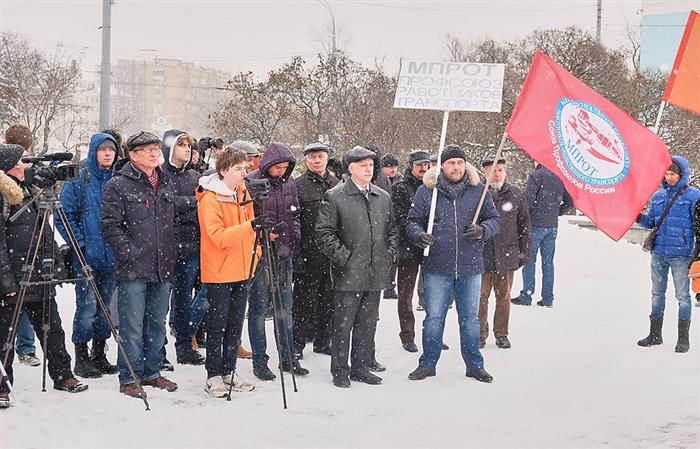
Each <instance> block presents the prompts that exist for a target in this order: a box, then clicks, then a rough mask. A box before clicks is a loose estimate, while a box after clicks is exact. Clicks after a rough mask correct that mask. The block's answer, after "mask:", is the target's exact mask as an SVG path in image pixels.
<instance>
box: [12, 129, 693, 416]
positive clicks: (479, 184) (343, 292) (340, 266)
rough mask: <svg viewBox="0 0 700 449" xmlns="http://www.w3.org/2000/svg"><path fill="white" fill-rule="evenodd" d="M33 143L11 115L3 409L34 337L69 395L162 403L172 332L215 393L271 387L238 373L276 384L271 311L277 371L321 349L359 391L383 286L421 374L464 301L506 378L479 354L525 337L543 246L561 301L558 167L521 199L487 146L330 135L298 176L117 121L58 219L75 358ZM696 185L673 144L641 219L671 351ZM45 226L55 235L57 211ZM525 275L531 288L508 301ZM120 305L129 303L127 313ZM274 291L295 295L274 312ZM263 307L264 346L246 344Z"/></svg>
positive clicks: (475, 356) (289, 169)
mask: <svg viewBox="0 0 700 449" xmlns="http://www.w3.org/2000/svg"><path fill="white" fill-rule="evenodd" d="M32 147H33V141H32V136H31V132H30V130H29V129H28V128H26V127H24V126H22V125H14V126H12V127H10V128H9V129H8V130H7V132H6V133H5V143H4V144H1V145H0V170H1V171H0V193H2V198H3V215H2V217H1V218H0V341H2V342H3V343H4V342H6V341H9V340H10V338H11V336H12V335H15V337H16V342H13V343H14V344H9V345H6V346H4V347H3V350H2V360H3V366H4V368H5V371H6V372H7V376H6V377H5V376H3V380H2V382H0V407H1V408H6V407H8V406H9V405H10V400H9V393H10V387H11V385H12V383H13V382H14V380H15V378H14V375H13V374H14V373H13V369H12V365H13V359H14V353H15V351H16V352H17V355H18V358H19V361H20V362H21V363H25V364H27V365H31V366H37V365H39V364H40V360H39V359H38V358H37V356H36V354H37V352H36V349H35V347H34V341H35V335H34V334H35V333H36V335H37V336H39V341H40V344H41V345H42V349H43V353H44V354H45V356H46V359H47V361H48V371H49V376H50V377H51V379H52V380H53V386H54V388H55V389H58V390H64V391H67V392H71V393H77V392H81V391H84V390H86V389H87V385H86V384H84V383H83V382H81V381H80V380H78V379H77V378H76V376H77V377H80V378H95V377H100V376H102V375H114V374H118V380H119V390H120V392H121V393H123V394H125V395H127V396H130V397H135V398H146V397H147V393H146V390H144V388H143V387H144V386H149V387H153V388H158V389H163V390H167V391H175V390H177V388H178V385H177V383H176V382H174V381H172V380H171V379H168V378H166V377H165V376H163V372H164V371H171V370H173V369H174V368H173V364H172V363H170V362H169V360H168V358H167V353H166V343H167V334H168V328H170V334H171V336H172V337H173V338H174V343H175V344H174V346H175V357H176V358H175V360H176V362H177V363H178V364H189V365H204V368H205V371H206V374H205V379H204V382H203V386H204V390H205V391H206V393H207V394H208V395H209V396H211V397H213V398H223V397H226V396H227V394H228V393H229V391H230V390H234V391H237V392H246V391H251V390H253V389H254V385H253V384H252V383H250V382H249V381H247V380H245V379H243V378H242V377H241V376H239V375H238V374H237V373H236V363H237V359H238V358H241V357H244V358H248V357H249V358H252V363H253V373H254V375H255V376H256V377H257V378H258V379H260V380H261V381H272V380H274V379H275V378H276V375H275V373H274V372H273V370H272V369H270V357H269V356H268V354H267V352H268V349H267V348H268V339H267V335H266V332H265V327H266V326H265V321H266V317H267V316H268V315H269V314H270V308H271V309H272V310H273V315H274V324H275V328H276V331H277V332H276V333H277V338H276V339H275V340H273V341H276V342H277V343H278V344H279V349H280V351H279V366H277V367H276V368H278V369H279V370H282V371H287V372H293V373H294V374H295V375H297V376H306V375H309V370H308V369H306V368H304V367H303V366H302V364H301V363H302V360H303V357H304V350H305V349H306V347H307V344H310V345H311V347H312V350H313V352H315V353H319V354H326V355H329V356H330V373H331V378H332V383H333V385H335V386H336V387H340V388H347V387H350V386H351V381H352V382H363V383H367V384H372V385H377V384H381V383H382V378H381V377H380V376H379V375H377V374H376V373H379V372H382V371H384V370H385V367H384V366H383V365H382V364H381V363H380V362H379V361H378V360H377V354H376V350H375V333H376V328H377V324H378V319H379V304H380V299H381V298H382V297H384V298H385V299H398V301H397V312H398V318H399V327H400V329H399V332H398V337H399V340H398V341H397V344H398V343H400V344H401V346H402V347H403V349H404V350H405V351H407V352H409V353H417V352H419V351H421V350H422V354H421V356H420V358H419V361H418V366H417V367H416V369H415V370H414V371H412V372H411V373H410V374H408V378H409V379H410V380H423V379H426V378H427V377H432V376H435V375H436V369H437V364H438V361H439V359H440V355H441V352H442V351H444V350H448V349H449V348H448V347H447V345H445V344H444V342H443V333H444V328H445V320H446V316H447V312H448V309H450V308H451V307H452V306H453V304H454V307H455V309H456V314H457V321H458V325H459V333H460V348H459V349H460V352H461V355H462V358H463V360H464V363H465V367H466V368H465V374H466V376H467V377H470V378H473V379H475V380H477V381H481V382H486V383H488V382H491V381H492V380H493V376H492V375H491V374H490V373H489V372H488V371H487V370H486V369H485V363H484V358H483V355H482V352H481V349H482V348H484V346H485V344H486V341H487V339H488V338H489V335H490V334H492V335H493V337H494V338H495V343H496V346H497V347H498V348H501V349H509V348H511V341H510V340H509V333H508V327H509V319H510V307H511V304H515V305H520V306H530V305H531V304H532V301H533V295H534V293H535V288H536V276H535V272H536V269H535V268H536V267H535V265H536V261H537V258H538V254H539V256H540V260H541V264H542V265H541V266H542V274H543V275H542V280H541V295H540V296H541V300H540V301H538V302H537V303H536V304H537V305H538V306H541V307H543V308H551V307H553V306H554V279H555V276H554V254H555V243H556V238H557V226H558V223H559V216H560V215H562V214H564V213H566V212H567V211H568V210H571V209H572V208H573V202H572V199H571V197H570V196H569V194H568V193H567V191H566V189H565V188H564V185H563V183H562V181H561V180H560V179H559V178H558V177H557V176H556V175H555V174H554V173H553V172H551V171H549V170H548V169H546V168H545V167H543V166H541V165H538V166H536V168H535V170H534V171H533V172H532V173H531V174H530V176H529V178H528V181H527V185H526V188H525V189H524V191H523V190H521V189H520V188H518V187H517V186H515V185H514V184H512V183H510V182H508V180H507V166H508V164H507V161H506V160H505V159H504V158H501V157H499V158H496V157H494V156H489V157H487V158H486V159H484V160H483V161H481V163H480V164H478V165H479V166H480V167H479V168H477V167H476V166H474V165H472V164H471V163H469V162H468V160H467V159H468V158H467V153H466V152H465V150H464V149H463V148H461V147H460V146H457V145H449V146H447V147H445V148H444V150H443V151H442V153H441V155H440V157H439V159H438V156H437V155H436V154H433V155H431V154H430V153H429V152H428V151H425V150H422V149H415V150H413V151H411V152H410V153H409V154H408V160H407V165H406V167H405V170H404V171H403V174H402V173H400V170H399V166H400V162H399V160H398V158H397V157H395V156H393V155H391V154H387V155H384V157H382V156H381V155H380V151H379V150H378V149H377V148H374V147H372V146H370V145H365V146H356V147H354V148H352V149H350V150H349V151H347V152H345V154H344V155H343V158H342V160H338V159H332V158H330V156H331V154H332V153H333V150H332V149H331V148H330V147H329V146H327V145H325V144H322V143H318V142H316V143H311V144H309V145H308V146H306V147H305V148H304V149H303V152H302V154H303V162H304V165H305V169H304V170H298V168H299V167H297V164H298V161H297V158H296V157H295V156H294V154H293V153H292V151H291V150H290V148H289V147H288V146H287V145H285V144H282V143H270V144H269V145H267V146H266V147H265V148H264V149H262V151H261V149H260V148H258V147H257V146H256V145H254V144H253V143H251V142H247V141H243V140H238V141H235V142H233V143H231V144H230V145H228V146H226V145H224V142H223V141H222V140H221V139H208V138H207V139H200V140H199V141H198V140H196V139H195V138H194V137H193V136H191V135H190V134H188V133H187V132H184V131H180V130H170V131H167V132H166V133H165V134H164V135H163V138H162V139H161V138H160V137H158V136H156V135H154V134H151V133H149V132H145V131H142V132H139V133H137V134H134V135H132V136H130V137H129V138H128V139H124V138H123V137H122V135H121V133H120V132H119V131H117V130H105V131H103V132H99V133H96V134H94V135H93V136H92V137H91V139H90V144H89V148H88V153H87V158H86V159H85V160H84V161H82V162H81V164H80V165H81V167H82V168H80V170H79V176H78V177H77V179H72V180H69V181H66V182H65V183H63V184H62V185H61V186H60V203H61V205H62V209H63V211H64V212H65V216H66V218H67V226H66V225H64V223H63V222H62V221H61V220H58V219H56V220H55V228H56V230H57V231H58V232H59V233H60V235H61V236H62V237H63V239H64V240H65V241H66V242H69V243H70V242H75V244H74V245H73V247H72V248H70V254H69V257H68V258H67V260H68V262H69V265H70V266H72V267H73V270H74V272H75V274H74V275H75V276H77V277H78V278H79V279H78V281H77V282H76V283H75V302H76V308H75V315H74V317H73V327H72V329H73V332H72V336H71V340H72V343H73V345H74V350H75V351H74V354H75V363H74V366H73V367H71V357H70V355H69V354H68V351H67V349H66V342H65V334H64V330H63V326H62V322H61V317H60V314H59V310H58V307H57V304H56V301H55V296H56V292H55V285H51V284H47V283H41V282H40V281H41V280H42V279H43V280H45V279H46V278H47V275H48V276H49V277H51V276H52V275H56V274H57V273H58V274H60V273H61V272H64V271H70V270H65V269H64V268H63V267H61V266H60V264H61V263H62V261H61V260H56V267H55V268H54V269H51V270H48V271H49V272H47V269H46V267H45V264H42V261H41V260H37V261H36V263H35V264H34V266H33V267H32V266H30V265H28V260H27V256H28V254H29V253H28V251H29V249H30V246H31V245H33V243H32V235H33V232H34V231H35V222H36V221H37V220H36V219H37V216H38V215H39V213H40V206H39V205H38V203H37V202H34V201H33V198H34V195H35V194H36V193H37V186H36V185H34V184H33V183H32V182H31V180H27V179H26V177H25V174H26V172H25V169H27V168H30V167H31V164H30V163H28V162H25V161H23V156H25V155H31V154H32V152H33V149H32ZM438 160H439V163H440V166H439V167H437V165H438ZM299 172H301V174H299V175H298V176H296V177H295V175H296V174H298V173H299ZM689 178H690V167H689V165H688V163H687V161H685V160H684V159H683V158H681V157H677V156H674V157H673V164H672V165H671V167H669V169H668V170H667V171H666V174H665V178H664V181H663V182H662V185H661V187H660V189H659V191H658V192H656V193H655V194H654V196H653V197H652V198H651V202H650V206H649V208H648V211H647V212H646V213H644V214H641V215H640V217H639V219H638V221H639V223H640V225H641V226H643V227H646V228H657V229H656V231H657V232H656V236H657V237H656V241H655V244H654V247H653V250H652V254H651V277H652V311H651V316H650V320H651V330H650V334H649V336H648V337H646V338H645V339H643V340H640V341H639V345H640V346H651V345H658V344H661V343H662V338H661V326H662V323H663V315H664V305H665V291H666V285H667V277H668V271H669V269H670V270H671V273H672V279H673V282H674V286H675V290H676V298H677V299H678V302H679V305H680V307H679V321H678V343H677V345H676V348H675V350H676V352H687V351H688V350H689V340H688V333H689V326H690V314H691V299H690V293H689V282H688V269H689V266H690V263H691V262H692V261H693V260H697V259H698V258H700V238H698V237H700V236H698V235H697V234H698V233H700V210H697V209H696V203H697V200H698V198H700V191H699V190H698V189H696V188H694V187H689V186H688V180H689ZM485 184H488V186H487V187H485ZM485 188H486V192H485V196H484V197H483V201H482V193H483V192H484V189H485ZM434 195H436V196H437V199H436V202H435V203H434V206H433V207H434V219H432V220H431V200H432V198H433V196H434ZM20 209H24V212H23V213H21V214H18V217H13V219H12V220H10V219H9V217H11V216H13V215H14V214H15V213H16V212H17V211H19V210H20ZM15 218H16V219H15ZM43 225H44V227H45V228H44V233H45V235H49V236H50V235H52V234H51V232H52V231H51V227H50V225H49V223H46V222H44V223H43ZM72 236H74V237H75V238H74V239H73V238H72ZM263 237H265V238H263ZM267 239H269V242H270V244H269V245H263V243H264V242H265V241H266V240H267ZM37 246H38V247H39V251H40V252H41V253H42V254H59V253H60V249H59V248H58V245H57V243H56V242H55V241H52V240H50V239H43V240H42V241H41V242H40V243H38V244H37ZM81 255H83V256H84V259H83V258H82V257H81ZM81 260H84V261H86V262H87V265H86V267H85V268H84V269H83V267H82V266H81ZM520 268H522V276H523V288H522V291H521V292H520V293H519V294H518V295H517V296H516V297H515V298H511V297H510V296H511V295H510V291H511V288H512V284H513V278H514V274H515V272H516V271H517V270H518V269H520ZM42 270H44V271H42ZM26 273H29V275H27V274H26ZM27 276H28V277H27ZM88 276H89V278H88ZM90 278H91V279H90ZM24 281H29V282H28V283H25V282H24ZM20 284H22V285H20ZM397 290H398V291H397ZM115 291H116V294H115ZM416 291H417V296H418V298H419V305H418V310H424V311H425V318H424V320H423V324H422V341H421V348H419V346H418V345H417V344H416V329H415V327H416V318H415V315H414V303H413V298H414V292H416ZM492 292H493V294H494V296H495V301H494V308H495V311H494V313H493V321H492V327H490V326H489V303H490V301H491V299H490V298H491V294H492ZM273 293H275V294H273ZM113 297H115V298H116V299H117V305H116V310H117V314H116V315H115V316H113V317H111V316H110V314H109V309H110V302H111V301H112V298H113ZM274 298H278V299H279V303H276V304H273V305H272V306H271V304H270V303H271V301H272V299H274ZM19 300H21V309H17V311H18V312H21V313H18V314H16V313H15V309H16V305H17V303H18V301H19ZM103 306H104V307H103ZM246 310H247V313H246ZM105 312H107V313H105ZM168 316H169V320H168ZM246 317H247V320H248V327H247V330H248V336H249V341H250V347H251V351H250V352H249V351H248V350H247V349H245V348H243V347H242V345H241V341H242V334H243V328H244V324H245V320H246ZM113 325H116V326H117V327H116V328H115V327H114V326H113ZM115 329H118V335H119V342H120V348H119V349H120V350H119V351H118V357H117V361H116V365H113V364H112V363H110V362H109V360H108V359H107V351H106V348H107V342H108V340H109V338H110V336H111V334H112V331H113V330H115ZM201 347H204V348H205V349H206V353H205V355H206V356H204V355H202V354H201V353H200V352H199V349H200V348H201ZM122 348H123V350H121V349H122Z"/></svg>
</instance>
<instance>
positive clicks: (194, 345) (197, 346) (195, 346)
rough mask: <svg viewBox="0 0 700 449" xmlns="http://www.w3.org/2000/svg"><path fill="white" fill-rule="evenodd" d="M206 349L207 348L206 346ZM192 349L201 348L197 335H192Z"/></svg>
mask: <svg viewBox="0 0 700 449" xmlns="http://www.w3.org/2000/svg"><path fill="white" fill-rule="evenodd" d="M204 349H206V348H204ZM192 350H193V351H197V350H199V345H198V344H197V337H192Z"/></svg>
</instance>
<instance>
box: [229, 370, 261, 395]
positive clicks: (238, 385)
mask: <svg viewBox="0 0 700 449" xmlns="http://www.w3.org/2000/svg"><path fill="white" fill-rule="evenodd" d="M223 379H224V383H225V384H226V386H229V385H231V375H230V374H227V375H225V376H224V377H223ZM253 390H255V385H253V384H251V383H249V382H247V381H245V380H243V378H242V377H241V376H239V375H238V373H233V391H235V392H238V393H247V392H249V391H253Z"/></svg>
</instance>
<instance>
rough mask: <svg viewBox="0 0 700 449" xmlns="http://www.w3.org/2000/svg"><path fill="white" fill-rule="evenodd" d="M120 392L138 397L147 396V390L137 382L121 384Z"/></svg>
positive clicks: (143, 397)
mask: <svg viewBox="0 0 700 449" xmlns="http://www.w3.org/2000/svg"><path fill="white" fill-rule="evenodd" d="M119 392H120V393H123V394H125V395H127V396H131V397H132V398H136V399H145V398H146V392H145V391H143V388H141V386H140V385H137V384H135V383H133V384H126V385H119Z"/></svg>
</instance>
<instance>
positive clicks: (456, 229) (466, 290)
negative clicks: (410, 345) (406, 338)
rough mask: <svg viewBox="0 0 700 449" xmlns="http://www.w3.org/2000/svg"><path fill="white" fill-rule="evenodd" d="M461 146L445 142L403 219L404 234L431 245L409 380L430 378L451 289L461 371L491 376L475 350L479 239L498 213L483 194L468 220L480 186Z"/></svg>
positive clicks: (495, 226) (489, 233)
mask: <svg viewBox="0 0 700 449" xmlns="http://www.w3.org/2000/svg"><path fill="white" fill-rule="evenodd" d="M466 160H467V157H466V154H465V152H464V150H463V149H462V148H460V147H459V146H457V145H449V146H447V147H445V149H444V151H443V152H442V170H443V171H442V173H440V175H439V176H438V178H437V185H436V186H435V187H434V188H433V191H432V192H431V191H430V190H428V188H427V187H426V186H425V185H423V186H421V187H419V188H418V191H417V192H416V196H415V197H414V198H413V205H412V206H411V210H410V211H409V212H408V218H407V219H406V234H407V236H408V238H409V240H410V241H411V242H413V244H414V245H417V246H420V247H422V248H427V247H428V246H430V253H429V255H428V256H427V257H424V258H423V263H422V269H423V272H424V273H425V312H426V316H425V320H424V321H423V355H422V356H421V357H420V361H419V365H418V368H416V369H415V370H414V371H413V372H412V373H411V374H409V375H408V378H409V379H411V380H423V379H425V378H427V377H431V376H435V368H436V366H437V362H438V360H439V358H440V352H441V351H442V336H443V332H444V330H445V317H446V315H447V308H448V306H449V303H450V296H452V294H453V293H454V296H455V303H456V306H457V316H458V321H459V335H460V341H461V345H460V346H461V351H462V359H463V360H464V363H465V364H466V366H467V371H466V375H467V377H472V378H474V379H476V380H478V381H480V382H491V381H492V380H493V377H491V375H490V374H489V373H488V372H486V370H485V369H484V359H483V357H482V355H481V352H480V351H479V291H480V290H481V274H482V273H483V272H484V260H483V254H482V253H483V248H484V242H485V241H487V240H488V239H490V238H491V237H493V236H494V235H495V234H496V233H497V232H498V230H499V227H500V222H501V220H500V217H499V215H498V212H497V211H496V208H495V206H494V205H493V200H492V199H491V195H490V194H488V193H487V194H486V197H485V200H484V203H483V205H482V208H481V210H480V211H479V212H478V216H477V220H476V223H473V222H472V220H473V218H474V216H475V215H476V214H477V207H478V204H479V200H480V198H481V195H482V192H483V190H484V185H483V184H481V183H480V182H479V175H478V173H477V171H476V169H475V168H474V167H473V166H472V165H471V164H468V163H467V161H466ZM433 194H437V202H436V207H435V222H434V228H433V230H432V234H428V233H427V232H426V230H427V228H428V217H429V215H430V209H431V198H432V195H433Z"/></svg>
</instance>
